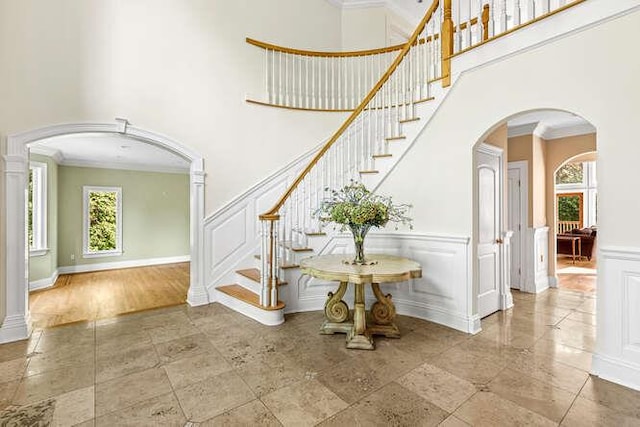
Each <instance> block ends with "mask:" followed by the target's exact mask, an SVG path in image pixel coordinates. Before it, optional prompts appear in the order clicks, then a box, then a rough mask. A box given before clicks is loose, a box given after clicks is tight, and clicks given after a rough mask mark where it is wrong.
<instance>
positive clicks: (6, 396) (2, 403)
mask: <svg viewBox="0 0 640 427" xmlns="http://www.w3.org/2000/svg"><path fill="white" fill-rule="evenodd" d="M19 384H20V381H19V380H16V381H9V382H6V383H0V411H2V410H4V409H6V408H7V407H9V406H11V405H12V400H13V395H14V394H15V392H16V390H17V389H18V385H19Z"/></svg>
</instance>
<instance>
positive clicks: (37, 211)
mask: <svg viewBox="0 0 640 427" xmlns="http://www.w3.org/2000/svg"><path fill="white" fill-rule="evenodd" d="M29 171H30V172H31V177H32V178H31V179H32V187H31V194H32V195H31V197H32V206H31V230H32V233H33V244H32V245H30V244H29V241H28V236H27V245H28V246H29V256H33V257H37V256H44V255H46V254H47V253H48V252H49V247H48V246H47V243H48V232H47V223H48V221H49V215H48V203H47V200H48V199H47V197H48V196H47V190H48V188H47V176H48V169H47V164H46V163H44V162H36V161H30V162H29ZM27 184H28V182H27ZM27 220H28V212H27ZM27 226H28V224H27Z"/></svg>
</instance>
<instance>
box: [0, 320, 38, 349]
mask: <svg viewBox="0 0 640 427" xmlns="http://www.w3.org/2000/svg"><path fill="white" fill-rule="evenodd" d="M29 335H31V329H30V328H29V321H28V319H26V318H25V316H22V315H14V316H7V317H6V318H5V319H4V322H3V323H2V326H1V327H0V344H2V343H6V342H13V341H20V340H26V339H27V338H29Z"/></svg>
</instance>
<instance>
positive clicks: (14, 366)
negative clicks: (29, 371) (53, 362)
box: [0, 357, 28, 384]
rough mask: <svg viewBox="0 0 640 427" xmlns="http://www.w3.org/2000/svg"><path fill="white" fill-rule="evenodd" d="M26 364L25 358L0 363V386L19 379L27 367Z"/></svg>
mask: <svg viewBox="0 0 640 427" xmlns="http://www.w3.org/2000/svg"><path fill="white" fill-rule="evenodd" d="M27 362H28V361H27V358H25V357H20V358H18V359H13V360H8V361H6V362H0V384H1V383H6V382H9V381H15V380H19V379H21V378H22V376H23V375H24V372H25V369H26V367H27Z"/></svg>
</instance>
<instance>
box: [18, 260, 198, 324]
mask: <svg viewBox="0 0 640 427" xmlns="http://www.w3.org/2000/svg"><path fill="white" fill-rule="evenodd" d="M188 288H189V263H178V264H166V265H157V266H152V267H138V268H126V269H121V270H108V271H97V272H92V273H78V274H65V275H61V276H60V277H59V278H58V280H57V281H56V283H55V285H54V286H53V287H51V288H49V289H45V290H42V291H34V292H31V293H30V294H29V310H30V311H31V323H32V325H33V326H34V327H37V328H45V327H50V326H56V325H62V324H66V323H72V322H79V321H86V320H96V319H103V318H106V317H113V316H117V315H120V314H124V313H132V312H135V311H142V310H148V309H151V308H158V307H166V306H170V305H176V304H182V303H184V302H185V301H186V299H187V290H188Z"/></svg>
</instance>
